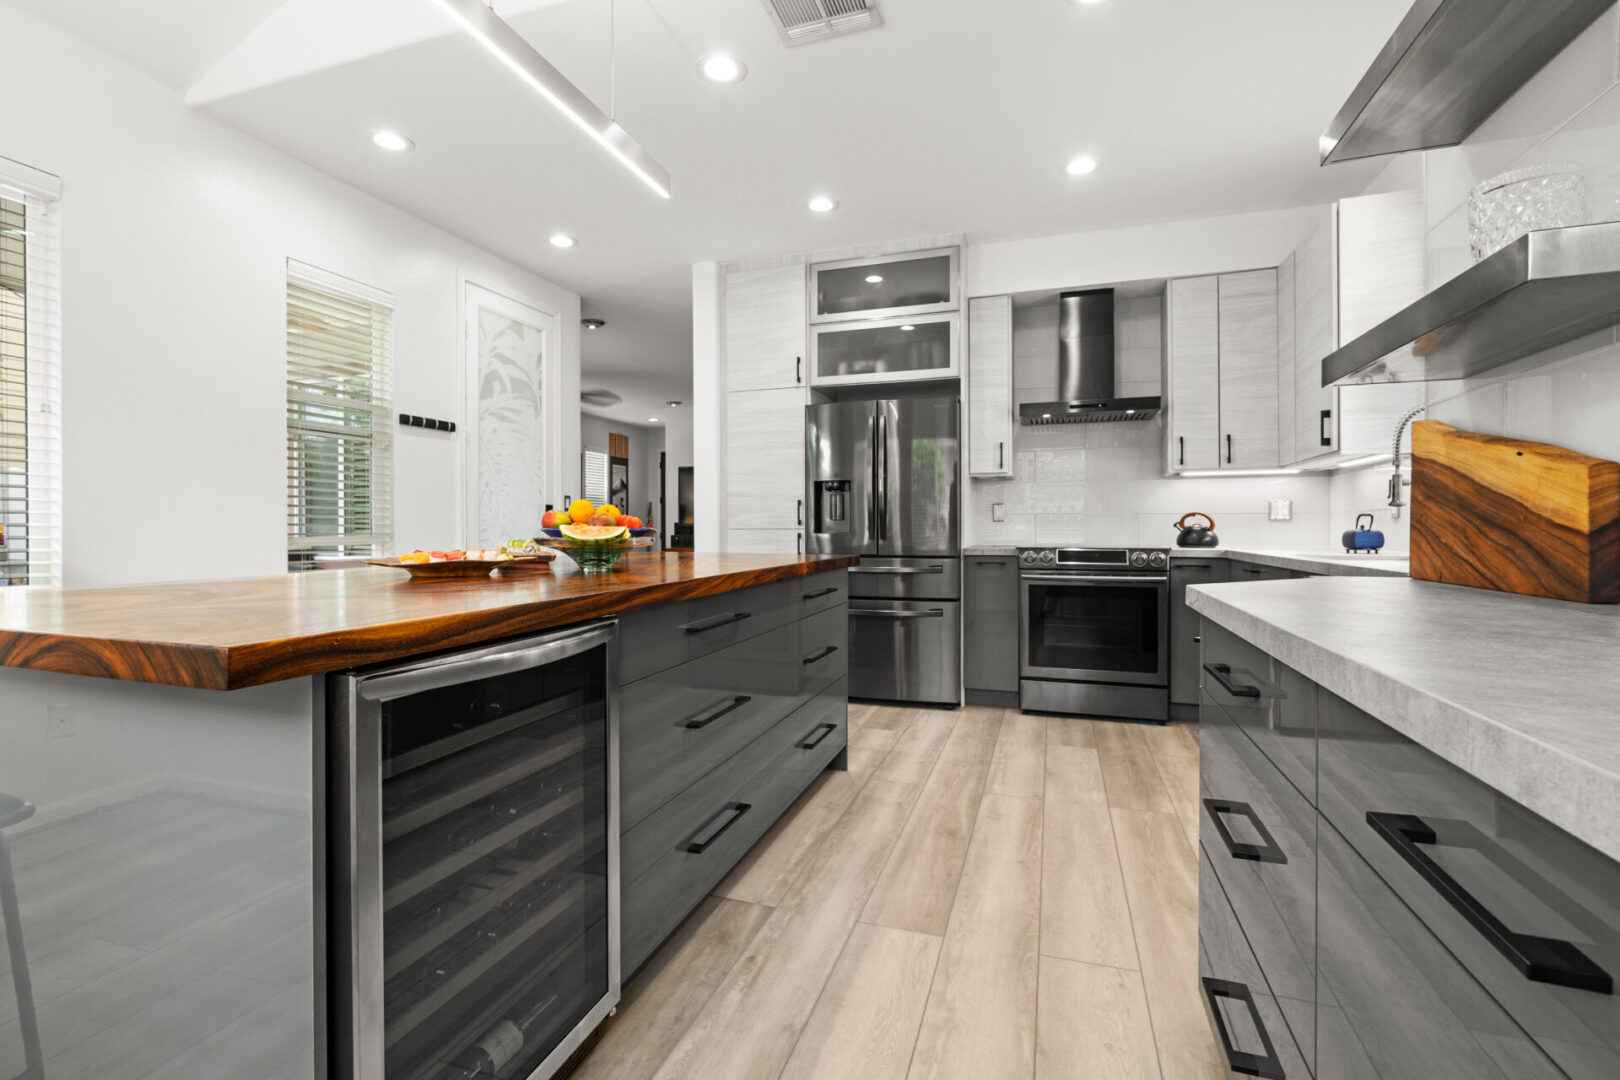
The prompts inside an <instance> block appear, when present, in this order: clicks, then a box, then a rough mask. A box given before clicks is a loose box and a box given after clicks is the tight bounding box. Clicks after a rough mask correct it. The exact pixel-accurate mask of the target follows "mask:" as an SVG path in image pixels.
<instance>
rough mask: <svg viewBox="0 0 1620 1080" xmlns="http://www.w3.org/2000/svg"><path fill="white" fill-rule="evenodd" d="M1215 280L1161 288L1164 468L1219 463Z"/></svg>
mask: <svg viewBox="0 0 1620 1080" xmlns="http://www.w3.org/2000/svg"><path fill="white" fill-rule="evenodd" d="M1220 310H1221V301H1220V283H1219V279H1218V278H1216V277H1215V276H1213V275H1211V276H1208V277H1196V278H1176V279H1175V280H1173V281H1171V282H1170V283H1169V285H1168V286H1167V287H1166V290H1165V328H1166V345H1165V364H1166V367H1167V368H1168V371H1167V372H1166V376H1167V377H1166V379H1165V385H1166V386H1167V387H1168V388H1169V402H1168V406H1167V410H1166V411H1167V412H1168V414H1169V415H1168V419H1169V422H1168V423H1167V424H1166V425H1165V432H1166V434H1167V436H1168V438H1169V440H1170V444H1169V451H1170V453H1169V471H1170V472H1180V471H1181V470H1183V469H1214V468H1218V467H1219V466H1220V462H1221V459H1220V448H1219V447H1220V441H1221V407H1220V368H1221V339H1220V318H1221V315H1220Z"/></svg>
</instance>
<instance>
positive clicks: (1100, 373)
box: [1018, 289, 1160, 424]
mask: <svg viewBox="0 0 1620 1080" xmlns="http://www.w3.org/2000/svg"><path fill="white" fill-rule="evenodd" d="M1058 303H1059V305H1060V307H1059V313H1058V400H1057V401H1035V402H1030V403H1029V404H1027V405H1020V406H1019V407H1018V422H1019V423H1021V424H1099V423H1104V422H1106V421H1111V420H1149V419H1152V418H1153V417H1155V416H1157V415H1159V404H1160V401H1159V399H1158V398H1156V397H1139V398H1121V397H1115V396H1114V290H1113V289H1089V290H1086V291H1084V292H1067V293H1064V294H1063V295H1061V296H1060V297H1058Z"/></svg>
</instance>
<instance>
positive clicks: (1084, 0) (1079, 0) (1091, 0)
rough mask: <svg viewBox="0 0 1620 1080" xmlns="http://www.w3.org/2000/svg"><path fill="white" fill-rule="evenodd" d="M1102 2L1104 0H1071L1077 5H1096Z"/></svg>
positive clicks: (1070, 0)
mask: <svg viewBox="0 0 1620 1080" xmlns="http://www.w3.org/2000/svg"><path fill="white" fill-rule="evenodd" d="M1102 2H1103V0H1069V3H1071V4H1073V5H1074V6H1075V7H1096V6H1097V5H1098V4H1100V3H1102Z"/></svg>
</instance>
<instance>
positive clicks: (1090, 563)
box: [1018, 548, 1170, 573]
mask: <svg viewBox="0 0 1620 1080" xmlns="http://www.w3.org/2000/svg"><path fill="white" fill-rule="evenodd" d="M1018 562H1019V564H1020V565H1021V566H1023V567H1024V568H1025V569H1028V570H1113V571H1116V572H1117V571H1133V570H1134V571H1139V572H1143V573H1151V572H1154V571H1163V570H1164V569H1165V567H1167V566H1169V565H1170V552H1169V549H1167V548H1020V549H1019V552H1018Z"/></svg>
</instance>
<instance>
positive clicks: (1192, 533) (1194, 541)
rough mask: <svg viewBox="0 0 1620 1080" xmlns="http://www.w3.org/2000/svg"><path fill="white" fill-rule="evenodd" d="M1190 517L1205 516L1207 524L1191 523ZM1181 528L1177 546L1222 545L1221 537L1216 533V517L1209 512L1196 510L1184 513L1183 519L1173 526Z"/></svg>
mask: <svg viewBox="0 0 1620 1080" xmlns="http://www.w3.org/2000/svg"><path fill="white" fill-rule="evenodd" d="M1188 518H1203V519H1204V520H1205V521H1206V522H1208V524H1207V525H1189V524H1187V519H1188ZM1173 527H1174V528H1176V529H1179V530H1181V533H1180V535H1179V536H1177V537H1176V547H1184V548H1212V547H1220V546H1221V538H1220V537H1218V536H1216V535H1215V519H1214V518H1212V517H1210V516H1209V515H1208V514H1200V513H1199V512H1198V511H1196V510H1194V511H1193V512H1192V513H1190V514H1183V515H1182V516H1181V520H1180V521H1178V522H1176V523H1175V525H1174V526H1173Z"/></svg>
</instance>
